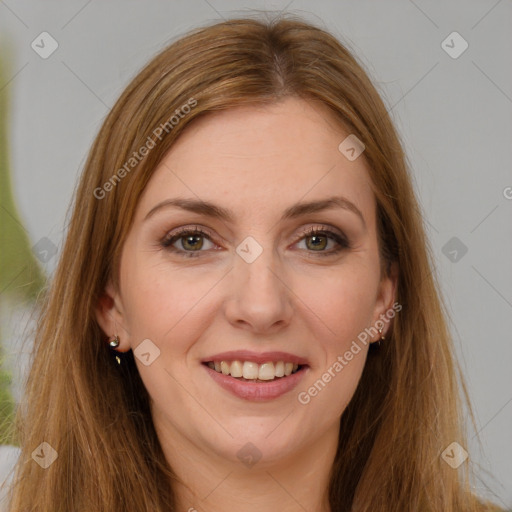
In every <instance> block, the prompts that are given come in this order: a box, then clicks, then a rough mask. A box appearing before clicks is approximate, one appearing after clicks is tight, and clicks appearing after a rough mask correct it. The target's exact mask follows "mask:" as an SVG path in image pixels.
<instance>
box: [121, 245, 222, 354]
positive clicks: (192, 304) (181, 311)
mask: <svg viewBox="0 0 512 512" xmlns="http://www.w3.org/2000/svg"><path fill="white" fill-rule="evenodd" d="M123 264H124V267H122V268H123V272H122V279H123V285H124V288H123V292H124V294H123V295H124V297H126V299H125V300H124V305H125V313H126V315H125V317H126V322H127V327H128V332H130V336H131V338H132V345H134V346H136V344H137V343H138V342H139V341H140V340H142V339H145V338H149V339H151V340H154V342H155V344H156V345H157V346H159V347H162V348H163V347H164V346H166V345H169V344H171V345H172V346H173V352H174V353H176V352H179V351H180V348H182V349H184V348H186V345H187V344H189V343H190V342H188V341H187V340H193V339H194V331H196V330H197V332H198V333H199V332H200V330H201V328H202V327H204V324H205V322H206V321H207V319H206V318H203V315H204V312H205V306H204V304H205V303H206V302H208V296H209V294H210V293H211V291H212V289H213V288H214V286H215V284H216V283H217V281H218V280H219V276H218V275H217V274H214V273H212V272H201V271H200V269H199V267H198V268H196V269H188V270H183V269H180V270H176V268H172V267H171V265H167V264H166V262H163V263H162V262H159V263H157V264H155V263H151V259H150V258H148V256H147V254H146V255H145V254H144V253H140V254H136V255H134V256H132V255H130V256H128V255H127V257H126V259H125V260H124V262H123ZM208 311H210V309H208ZM184 331H186V333H185V332H184ZM180 345H183V347H181V346H180Z"/></svg>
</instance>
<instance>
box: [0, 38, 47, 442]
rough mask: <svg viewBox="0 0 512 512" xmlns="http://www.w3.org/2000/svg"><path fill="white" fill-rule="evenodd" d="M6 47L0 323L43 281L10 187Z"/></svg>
mask: <svg viewBox="0 0 512 512" xmlns="http://www.w3.org/2000/svg"><path fill="white" fill-rule="evenodd" d="M6 46H7V45H5V44H1V45H0V308H1V311H0V313H1V314H2V321H3V322H5V321H6V319H8V318H10V317H11V313H12V312H14V311H15V310H16V309H17V308H23V309H26V308H30V307H32V306H33V302H34V299H35V298H36V296H37V294H38V292H39V291H40V290H41V289H42V287H43V285H44V282H45V276H44V272H43V270H42V268H41V266H40V265H39V263H38V261H37V259H36V258H35V256H34V253H33V251H32V248H31V242H30V240H29V237H28V232H27V230H26V228H25V227H24V225H23V222H22V220H21V218H20V215H19V213H18V209H17V207H16V203H15V200H14V193H13V188H12V180H11V169H10V153H9V110H8V107H9V86H10V85H11V84H10V83H9V82H10V80H11V78H12V77H13V73H12V71H11V66H10V65H9V61H8V57H9V53H8V52H6V50H5V49H6ZM2 327H3V326H2ZM6 331H7V329H5V328H1V329H0V444H15V439H14V437H13V428H12V427H13V420H14V413H15V408H16V405H15V403H14V400H13V397H12V394H11V383H12V374H11V370H10V369H9V368H7V367H6V365H5V364H4V362H5V360H6V359H7V358H6V357H5V338H4V337H5V335H6V334H7V335H9V333H6Z"/></svg>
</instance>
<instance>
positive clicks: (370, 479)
mask: <svg viewBox="0 0 512 512" xmlns="http://www.w3.org/2000/svg"><path fill="white" fill-rule="evenodd" d="M288 96H296V97H300V98H304V99H307V100H309V101H316V102H319V103H320V104H323V105H324V106H327V107H328V108H329V109H330V110H331V111H332V113H333V115H334V116H335V117H336V119H338V120H339V123H340V125H341V126H342V127H344V128H345V129H346V130H347V133H352V134H355V135H356V136H357V137H358V138H359V139H360V140H361V141H363V143H364V144H365V146H366V149H365V152H364V158H366V159H367V162H368V164H369V168H370V175H371V179H372V183H373V187H374V191H375V197H376V201H377V211H378V230H379V231H378V232H379V242H380V249H381V257H382V260H383V261H384V262H386V263H387V268H389V264H390V263H391V262H396V264H397V266H398V269H399V278H398V288H397V297H396V299H397V301H398V302H399V303H400V304H401V305H402V307H403V309H402V311H401V312H400V314H398V315H397V316H396V317H395V318H394V323H393V329H392V332H390V333H388V336H387V340H386V342H385V343H383V345H382V346H381V349H380V350H378V351H373V350H372V351H371V352H370V354H369V357H368V360H367V363H366V366H365V369H364V372H363V375H362V378H361V381H360V383H359V385H358V388H357V390H356V393H355V395H354V397H353V399H352V401H351V402H350V404H349V405H348V407H347V409H346V410H345V411H344V413H343V415H342V417H341V428H340V437H339V447H338V451H337V454H336V459H335V462H334V465H333V467H332V472H331V480H330V486H329V499H330V505H331V510H332V511H333V512H334V511H336V512H339V511H349V510H354V511H355V510H357V511H365V512H370V511H372V512H373V511H376V510H384V511H405V510H407V511H435V512H438V511H441V510H442V511H443V512H455V511H464V512H469V511H477V510H484V506H483V505H481V504H479V502H478V500H477V499H476V498H475V497H474V496H473V495H472V494H471V492H470V489H471V488H470V483H469V480H470V479H469V476H468V471H467V469H468V461H466V462H465V463H464V464H463V465H462V466H460V467H459V469H458V470H455V469H453V468H452V467H450V465H448V464H447V463H446V462H445V461H444V460H443V458H442V457H441V454H442V452H443V450H444V449H445V448H446V447H447V446H448V445H450V444H451V443H452V442H453V441H456V442H458V443H459V444H460V445H462V446H463V447H466V446H467V444H466V437H465V434H464V429H463V423H464V422H463V418H462V414H461V406H462V403H461V401H460V398H459V391H458V385H459V384H460V383H463V381H462V376H461V373H460V371H459V369H458V366H457V365H456V361H455V359H454V356H453V352H452V344H451V340H450V335H449V331H448V328H447V321H446V318H447V315H446V311H445V307H444V305H443V303H442V300H441V299H440V297H439V294H438V293H439V292H438V284H437V282H436V278H435V275H434V274H433V273H432V269H433V263H432V257H431V255H430V249H429V246H428V241H427V239H426V237H425V231H424V226H423V221H422V217H421V214H420V210H419V206H418V203H417V200H416V198H415V194H414V191H413V188H412V185H411V179H410V176H409V174H408V170H407V166H406V161H405V157H404V153H403V150H402V147H401V144H400V141H399V139H398V137H397V134H396V132H395V129H394V127H393V124H392V122H391V120H390V118H389V116H388V113H387V111H386V107H385V106H384V104H383V102H382V100H381V98H380V97H379V95H378V93H377V91H376V90H375V88H374V86H373V85H372V83H371V81H370V79H369V78H368V76H367V74H366V73H365V71H364V70H363V68H362V66H361V65H360V64H358V62H357V61H356V60H355V58H354V57H353V56H352V55H351V54H350V52H349V51H348V50H347V49H346V48H345V47H344V46H343V45H342V44H340V42H338V41H337V40H336V38H334V37H333V36H332V35H330V34H329V33H327V32H326V31H324V30H322V29H320V28H317V27H315V26H312V25H311V24H309V23H305V22H303V21H301V20H298V19H295V18H291V17H281V18H279V19H274V20H271V21H259V20H255V19H237V20H228V21H225V22H222V23H217V24H215V25H212V26H208V27H206V28H204V27H203V28H200V29H197V30H195V31H193V32H191V33H190V34H188V35H187V36H185V37H183V38H181V39H179V40H178V41H176V42H175V43H173V44H171V45H170V46H169V47H168V48H166V49H165V50H164V51H162V52H161V53H159V54H158V55H157V56H156V57H155V58H153V59H152V60H151V62H149V64H147V65H146V66H145V67H144V69H143V70H142V71H141V72H140V73H139V74H138V75H137V76H136V77H135V78H134V79H133V81H132V82H131V83H130V84H129V85H128V87H127V88H126V90H125V91H124V92H123V94H122V95H121V97H120V98H119V100H118V101H117V103H116V104H115V106H114V107H113V109H112V111H111V112H110V113H109V115H108V116H107V118H106V120H105V121H104V123H103V126H102V127H101V130H100V132H99V134H98V135H97V137H96V139H95V141H94V144H93V146H92V149H91V151H90V154H89V156H88V159H87V162H86V164H85V167H84V170H83V173H82V175H81V179H80V182H79V185H78V188H77V191H76V195H75V198H74V208H73V212H72V217H71V220H70V223H69V228H68V233H67V237H66V240H65V245H64V248H63V251H62V255H61V258H60V262H59V265H58V268H57V270H56V273H55V276H54V279H53V282H52V283H51V286H50V288H49V289H48V292H47V293H46V295H45V298H44V301H43V302H42V304H41V315H40V320H39V322H38V326H37V332H36V335H35V346H34V352H33V364H32V367H31V372H30V375H29V378H28V381H27V385H26V395H25V399H24V402H23V404H22V405H20V407H19V409H18V416H17V432H18V435H19V442H20V445H21V448H22V451H21V457H20V460H19V462H18V464H17V468H16V474H15V485H13V495H12V510H15V511H20V510H22V511H25V510H27V511H28V510H33V511H45V512H49V511H52V512H55V511H63V512H64V511H65V512H71V511H73V512H75V511H85V510H87V511H89V510H101V511H103V512H114V511H115V512H119V511H123V510H130V511H132V512H136V511H140V512H142V511H148V510H151V511H154V512H159V511H160V512H163V511H169V510H176V508H175V507H176V503H175V497H174V494H173V490H172V481H173V479H174V478H175V476H174V475H173V473H172V471H171V468H170V464H172V461H169V462H168V461H167V460H166V459H165V457H164V454H163V451H162V449H161V446H160V443H159V440H158V437H157V435H156V432H155V429H154V427H153V423H152V419H151V415H150V410H149V396H148V393H147V391H146V389H145V388H144V385H143V383H142V381H141V379H140V376H139V374H138V371H137V368H136V365H135V363H134V360H133V354H132V352H128V353H127V354H126V356H125V357H124V360H123V362H122V365H121V366H120V367H118V366H117V364H116V363H115V361H114V360H113V357H112V354H111V353H110V350H109V348H108V345H107V343H106V341H105V333H103V332H102V331H101V329H100V328H99V326H98V324H97V321H96V317H95V312H94V311H95V306H96V304H97V301H98V299H99V297H100V296H101V294H102V292H103V290H104V288H105V286H106V284H107V281H108V279H109V278H112V280H113V282H114V285H115V286H117V285H118V284H119V279H118V277H119V276H118V272H119V260H120V252H121V249H122V246H123V242H124V240H125V237H126V235H127V232H128V230H129V229H130V226H131V224H132V220H133V215H134V212H135V208H136V205H137V202H138V200H139V197H140V196H141V193H142V192H143V190H144V187H145V186H146V184H147V183H148V180H150V178H151V175H152V173H153V171H154V170H155V168H156V167H157V164H158V162H159V161H160V160H161V159H162V157H163V156H164V154H165V153H166V152H167V150H168V149H169V148H170V147H171V146H172V144H173V143H174V142H175V141H176V139H177V137H179V135H180V133H181V132H182V131H183V130H184V129H185V128H186V127H187V126H189V125H190V124H191V123H193V121H194V119H196V118H199V117H201V116H204V115H207V114H208V113H210V112H214V111H220V110H226V109H231V108H233V107H236V106H240V105H255V104H268V103H272V102H276V101H279V100H280V99H281V98H283V97H288ZM184 105H189V106H190V105H193V108H192V107H190V108H188V109H185V107H184ZM184 112H185V113H184ZM173 113H174V114H173ZM173 115H175V116H176V121H172V122H169V119H170V118H171V116H173ZM178 118H179V119H178ZM159 127H160V128H162V127H164V128H165V129H164V130H161V133H160V132H159V131H158V128H159ZM157 134H158V135H159V136H157ZM150 140H151V141H153V142H154V145H153V147H152V148H151V150H150V151H149V152H147V155H146V156H145V157H144V158H142V159H140V162H139V161H137V162H136V165H132V164H133V163H134V162H133V161H130V158H132V155H133V154H134V153H139V152H140V148H141V147H142V146H144V145H146V146H149V141H150ZM340 142H341V141H340ZM127 162H131V163H129V164H128V165H127ZM122 168H124V169H125V172H124V173H123V172H119V170H120V169H122ZM107 183H110V185H105V184H107ZM109 334H111V333H109ZM458 379H461V380H460V381H459V380H458ZM462 391H463V394H464V397H465V398H466V399H467V393H466V389H465V387H464V386H463V385H462ZM43 441H45V442H47V443H49V444H50V445H51V446H52V447H53V448H54V449H55V450H56V452H57V454H58V457H57V459H56V461H55V462H54V463H53V464H52V465H51V466H50V467H49V468H47V469H42V468H41V467H40V466H39V465H38V464H36V463H34V461H33V460H32V459H31V454H32V452H33V450H34V449H36V447H38V446H39V445H40V444H41V443H42V442H43Z"/></svg>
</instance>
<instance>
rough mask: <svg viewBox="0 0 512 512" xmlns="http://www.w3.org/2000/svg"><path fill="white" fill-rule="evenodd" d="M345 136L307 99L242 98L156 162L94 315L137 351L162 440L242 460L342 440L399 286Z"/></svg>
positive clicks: (273, 457)
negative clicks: (103, 303)
mask: <svg viewBox="0 0 512 512" xmlns="http://www.w3.org/2000/svg"><path fill="white" fill-rule="evenodd" d="M348 135H349V134H348V133H344V132H343V131H342V130H341V129H340V127H339V126H338V125H337V124H336V123H335V121H334V119H333V118H331V117H330V114H329V113H328V112H327V111H325V110H323V107H318V106H313V105H312V104H311V103H308V102H305V101H304V100H299V99H292V98H288V99H286V100H285V101H283V102H281V103H277V104H273V105H271V106H267V107H243V108H242V107H240V108H236V109H232V110H230V111H226V112H222V113H217V114H214V115H210V116H207V117H205V118H203V119H202V120H199V121H197V122H196V123H195V124H194V125H191V126H190V128H189V129H188V130H187V131H186V132H185V133H184V134H183V135H182V136H181V137H180V138H179V139H178V141H177V142H176V144H175V145H174V146H173V147H172V149H171V150H170V151H169V152H168V153H167V155H166V156H165V158H164V159H163V161H162V162H161V164H160V165H159V166H158V168H157V169H156V171H155V172H154V174H153V176H152V177H151V180H150V181H149V183H148V185H147V187H146V189H145V191H144V194H143V196H142V198H141V200H140V202H139V204H138V209H137V212H136V216H135V220H134V223H133V226H132V228H131V231H130V233H129V235H128V237H127V240H126V243H125V245H124V247H123V252H122V258H121V268H120V289H119V290H117V291H116V290H114V289H113V288H112V287H111V286H109V287H108V288H107V293H108V294H109V295H110V297H112V298H113V299H114V300H113V301H112V304H111V308H110V309H108V310H106V309H105V308H104V309H102V310H101V311H100V312H99V315H98V317H99V321H100V324H101V325H102V327H103V328H104V330H105V332H107V333H108V334H116V333H117V334H119V335H120V339H121V345H120V347H119V349H120V350H123V351H124V350H129V349H130V348H131V349H133V350H134V353H135V355H136V362H137V366H138V369H139V372H140V375H141V377H142V380H143V382H144V384H145V386H146V388H147V390H148V392H149V395H150V397H151V401H152V404H151V405H152V414H153V420H154V423H155V427H156V429H157V432H158V434H159V437H160V439H161V441H162V443H163V444H164V445H168V446H175V445H177V444H178V443H180V445H181V446H185V445H187V446H189V447H194V448H196V449H197V450H200V451H201V452H202V453H204V454H207V455H210V456H211V457H212V458H218V457H222V458H223V459H228V460H232V461H234V462H236V461H239V460H242V458H243V457H245V456H249V458H250V457H252V458H253V459H258V458H259V457H261V461H262V462H265V461H268V462H272V461H274V462H275V461H277V460H278V459H283V458H285V457H287V458H289V457H293V456H294V454H297V453H300V451H301V450H304V449H305V448H306V447H307V446H313V445H314V444H315V443H319V442H324V441H325V440H326V439H327V440H330V441H329V442H330V443H331V444H333V446H335V445H334V443H335V440H336V439H337V434H338V425H339V418H340V416H341V414H342V413H343V411H344V409H345V408H346V406H347V404H348V402H349V400H350V399H351V398H352V396H353V394H354V391H355V389H356V386H357V384H358V381H359V379H360V376H361V372H362V370H363V367H364V364H365V359H366V354H367V351H368V344H364V343H361V342H360V341H358V336H359V340H361V339H362V337H361V333H362V332H364V330H365V328H369V327H371V326H373V325H374V324H375V323H376V321H377V320H378V319H379V317H380V315H382V314H383V313H385V312H386V311H387V310H389V308H390V307H391V305H392V304H393V300H394V297H393V295H394V282H393V281H392V280H391V279H388V278H382V279H381V273H380V261H379V254H378V246H377V233H376V217H375V215H376V205H375V199H374V196H373V193H372V191H371V188H370V185H369V174H368V171H367V168H366V163H365V160H364V157H359V158H356V159H355V160H353V161H351V160H349V159H348V158H347V157H346V156H345V154H347V153H345V154H342V152H341V151H340V150H339V149H338V146H339V145H340V143H341V142H342V141H343V140H344V139H345V138H346V137H347V136H348ZM356 149H357V148H356ZM351 153H352V152H350V150H349V153H348V154H349V155H350V156H352V155H351ZM125 179H130V178H129V177H126V178H125ZM171 201H172V202H174V203H175V204H174V205H173V204H171ZM328 201H330V202H328ZM180 205H181V206H180ZM312 230H313V231H312ZM189 231H191V232H189ZM194 231H199V233H196V234H194ZM315 231H318V233H316V234H315ZM116 327H117V332H114V331H115V329H116ZM386 328H387V325H386V327H385V328H384V331H385V330H386ZM378 338H379V335H373V336H367V341H368V342H370V341H376V340H377V339H378ZM354 341H356V342H357V343H356V345H354V343H353V342H354ZM355 346H358V347H359V351H358V352H356V349H355ZM347 352H351V353H352V357H351V358H350V359H349V358H348V357H345V354H346V353H347ZM222 361H224V362H222ZM342 361H343V362H342ZM208 363H210V364H208ZM336 363H338V365H336ZM297 364H298V365H299V367H298V371H297V372H296V373H292V375H289V376H287V375H286V374H285V375H284V376H283V373H289V371H290V368H291V370H292V371H293V370H294V369H295V368H296V365H297ZM294 365H295V366H294ZM211 366H214V368H211ZM215 366H217V370H220V372H219V371H217V370H216V369H215ZM340 366H341V369H340ZM228 372H229V374H228ZM231 374H233V376H232V375H231ZM276 374H277V376H276ZM326 374H327V376H326ZM329 375H330V378H329ZM244 376H245V377H246V378H244ZM256 378H258V380H255V379H256ZM315 390H316V391H315ZM322 440H324V441H322ZM247 443H251V444H250V445H249V444H247ZM331 448H332V446H331Z"/></svg>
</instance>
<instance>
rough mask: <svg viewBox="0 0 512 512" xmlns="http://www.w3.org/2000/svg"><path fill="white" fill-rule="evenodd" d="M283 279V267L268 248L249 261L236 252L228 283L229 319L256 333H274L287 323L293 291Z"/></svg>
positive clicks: (284, 278) (236, 324)
mask: <svg viewBox="0 0 512 512" xmlns="http://www.w3.org/2000/svg"><path fill="white" fill-rule="evenodd" d="M286 281H287V279H286V276H285V272H284V269H283V267H282V265H280V264H279V262H278V261H276V258H275V256H274V254H273V253H272V251H271V250H264V251H263V252H262V254H261V255H260V256H259V257H258V258H257V259H256V260H255V261H253V262H252V263H248V262H246V261H244V259H242V258H241V257H239V256H238V255H235V261H234V268H233V269H232V271H231V272H230V280H229V282H228V283H227V287H228V288H227V289H228V298H227V300H226V303H225V315H226V317H227V319H228V321H229V322H230V323H231V324H232V325H234V326H235V327H237V328H244V329H246V330H250V331H252V332H254V333H258V334H265V333H266V334H269V333H274V332H277V331H278V330H280V329H282V328H283V327H285V326H287V325H289V323H290V321H291V318H292V314H293V292H292V290H291V289H290V285H289V284H288V283H287V282H286Z"/></svg>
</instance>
